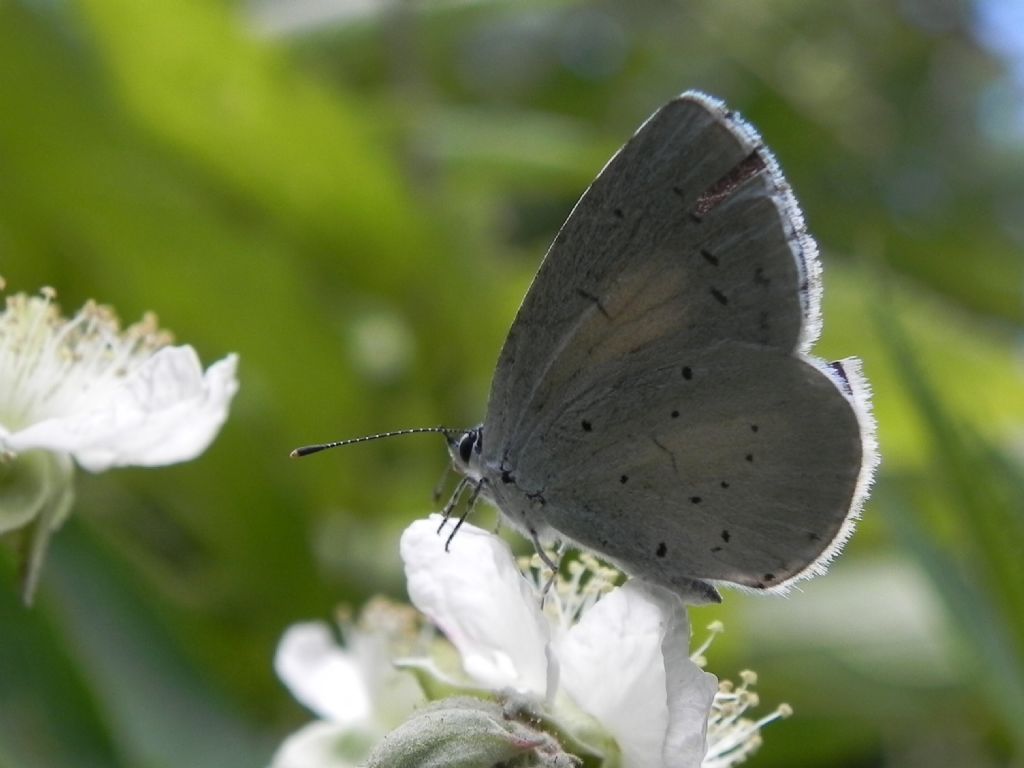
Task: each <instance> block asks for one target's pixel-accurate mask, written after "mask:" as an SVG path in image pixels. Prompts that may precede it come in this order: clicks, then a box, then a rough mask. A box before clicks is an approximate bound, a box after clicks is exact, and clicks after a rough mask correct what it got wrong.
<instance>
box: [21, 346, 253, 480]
mask: <svg viewBox="0 0 1024 768" xmlns="http://www.w3.org/2000/svg"><path fill="white" fill-rule="evenodd" d="M237 363H238V357H237V355H228V356H227V357H225V358H224V359H223V360H220V361H219V362H217V363H214V364H213V365H211V366H210V368H209V369H208V370H207V371H206V373H205V375H204V374H203V369H202V365H201V364H200V362H199V358H198V356H197V355H196V352H195V350H194V349H192V347H189V346H183V347H164V348H162V349H160V350H158V351H156V352H155V353H154V354H153V355H152V356H151V357H150V358H149V359H148V360H146V361H145V362H144V363H142V364H141V365H140V366H139V367H138V368H136V369H135V370H134V371H132V372H131V373H130V374H129V375H128V376H127V377H125V379H124V380H123V381H122V382H120V383H119V384H117V385H115V386H112V387H104V388H97V394H98V397H97V398H95V399H93V400H91V401H90V402H88V403H87V407H86V408H84V409H83V410H78V411H76V412H75V413H72V414H69V415H67V416H63V417H55V418H49V419H45V420H43V421H39V422H36V423H35V424H32V425H30V426H28V427H26V428H25V429H23V430H21V431H19V432H16V433H14V434H12V435H11V436H10V437H8V438H7V440H6V442H7V444H8V446H9V447H10V448H11V449H12V450H14V451H17V452H21V451H27V450H31V449H34V448H41V449H44V450H51V451H61V452H66V453H71V454H72V455H73V456H74V457H75V460H76V461H77V462H78V463H79V464H80V465H81V466H82V467H84V468H85V469H88V470H90V471H92V472H99V471H102V470H104V469H107V468H109V467H112V466H127V465H135V466H161V465H164V464H174V463H176V462H179V461H187V460H189V459H192V458H195V457H196V456H198V455H199V454H200V453H202V452H203V451H204V450H206V447H207V446H208V445H209V444H210V442H211V441H212V440H213V438H214V437H215V436H216V434H217V432H218V430H220V427H221V425H222V424H223V423H224V420H225V419H226V418H227V412H228V406H229V405H230V403H231V398H232V397H233V396H234V394H235V392H236V391H237V390H238V381H237V379H236V378H235V368H236V366H237Z"/></svg>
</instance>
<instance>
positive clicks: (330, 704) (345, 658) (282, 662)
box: [274, 621, 372, 726]
mask: <svg viewBox="0 0 1024 768" xmlns="http://www.w3.org/2000/svg"><path fill="white" fill-rule="evenodd" d="M274 671H275V672H277V676H278V677H279V678H281V681H282V682H283V683H284V684H285V685H287V686H288V689H289V690H290V691H291V692H292V695H293V696H294V697H295V698H296V699H298V700H299V701H300V702H301V703H302V704H303V705H305V706H306V707H309V709H310V710H312V711H313V713H314V714H316V715H317V716H318V717H321V718H323V719H324V720H330V721H332V722H334V723H338V724H341V725H346V726H350V725H354V724H358V723H363V722H366V721H368V720H369V718H370V717H371V715H372V712H371V702H370V694H369V691H368V690H367V687H366V682H365V680H364V678H363V675H362V673H361V671H360V669H359V667H358V665H357V664H356V663H355V662H354V661H353V659H352V657H351V655H350V654H348V653H346V652H345V651H344V649H342V648H341V646H339V645H338V643H337V641H336V640H335V639H334V636H333V635H332V634H331V631H330V629H329V628H328V626H327V625H326V624H324V623H323V622H317V621H314V622H307V623H303V624H294V625H292V626H291V627H289V628H288V630H287V631H286V632H285V633H284V637H282V638H281V642H280V643H279V644H278V646H277V653H276V654H275V655H274Z"/></svg>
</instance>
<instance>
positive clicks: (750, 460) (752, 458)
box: [743, 453, 754, 462]
mask: <svg viewBox="0 0 1024 768" xmlns="http://www.w3.org/2000/svg"><path fill="white" fill-rule="evenodd" d="M743 458H745V459H746V460H747V461H749V462H753V461H754V454H752V453H748V454H747V455H746V456H744V457H743Z"/></svg>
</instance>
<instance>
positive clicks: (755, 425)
mask: <svg viewBox="0 0 1024 768" xmlns="http://www.w3.org/2000/svg"><path fill="white" fill-rule="evenodd" d="M759 429H760V427H759V426H757V424H751V425H750V431H751V432H757V430H759Z"/></svg>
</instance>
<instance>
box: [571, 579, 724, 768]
mask: <svg viewBox="0 0 1024 768" xmlns="http://www.w3.org/2000/svg"><path fill="white" fill-rule="evenodd" d="M680 630H682V639H681V640H680ZM669 640H670V641H671V643H667V641H669ZM677 642H678V643H679V644H680V648H679V653H681V654H682V655H683V656H684V657H685V658H686V660H687V661H689V657H686V656H685V654H686V653H687V652H688V625H687V624H686V618H685V613H684V612H683V607H682V603H681V602H679V601H678V600H677V601H676V605H675V606H672V605H670V604H669V603H667V602H666V601H665V600H664V599H661V596H660V595H656V594H654V593H653V588H651V587H648V586H647V585H645V584H643V583H642V582H638V581H629V582H627V583H626V584H625V585H624V586H622V587H621V588H619V589H616V590H615V591H613V592H611V593H610V594H608V595H607V596H605V597H603V598H602V599H601V600H600V601H598V603H597V604H596V605H595V606H593V607H592V608H591V609H590V610H589V611H587V612H586V613H585V614H584V615H583V617H582V618H581V619H580V621H579V623H578V624H576V625H575V626H574V627H572V628H570V629H569V631H568V632H567V633H566V634H565V635H564V636H563V637H562V638H561V640H560V642H559V644H558V646H557V647H556V654H557V656H558V658H559V662H560V664H561V673H562V685H563V686H564V690H565V691H566V692H567V693H568V694H569V695H570V696H571V697H572V699H573V700H574V701H575V702H576V704H577V706H579V707H580V708H581V709H582V710H584V711H585V712H587V713H589V714H590V715H592V716H593V717H595V718H597V719H598V720H599V721H600V722H601V723H602V724H603V725H604V727H605V728H606V729H607V730H608V732H609V733H611V734H612V735H613V736H614V737H615V740H616V741H617V742H618V745H619V749H620V750H621V751H622V756H623V764H624V765H626V766H628V767H629V768H687V767H688V766H699V765H700V761H701V757H702V755H703V737H704V730H703V729H704V727H706V723H707V714H708V711H709V710H710V706H711V702H710V699H708V700H707V706H706V707H705V709H704V711H703V716H702V720H701V722H700V723H696V722H693V721H691V720H689V719H687V718H686V717H685V716H686V715H688V714H690V709H689V708H688V707H689V705H690V704H691V703H692V702H691V694H690V693H689V692H688V691H677V690H675V686H677V685H686V684H689V683H690V682H692V681H691V680H690V679H689V677H688V676H687V672H688V670H686V669H685V668H683V667H682V666H681V665H680V663H679V661H680V659H679V658H677V657H676V655H675V649H674V645H673V655H672V657H671V661H670V662H669V660H668V659H666V657H665V656H664V655H663V654H664V649H665V648H666V645H667V644H675V643H677ZM690 664H691V666H694V668H695V669H697V670H698V671H699V668H697V667H696V665H693V664H692V662H690ZM702 674H703V673H702ZM698 682H699V681H698ZM701 690H703V688H701ZM712 695H713V693H712ZM685 727H690V728H694V729H695V733H696V737H693V735H692V734H691V733H690V732H688V731H687V732H685V733H684V728H685ZM668 738H671V741H672V744H671V748H670V745H669V744H668V742H667V739H668ZM693 738H698V739H699V741H700V753H699V754H693V753H692V750H691V751H687V752H686V753H677V752H676V751H675V750H676V748H677V747H678V746H680V745H683V746H686V747H689V746H690V742H691V741H692V739H693Z"/></svg>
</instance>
